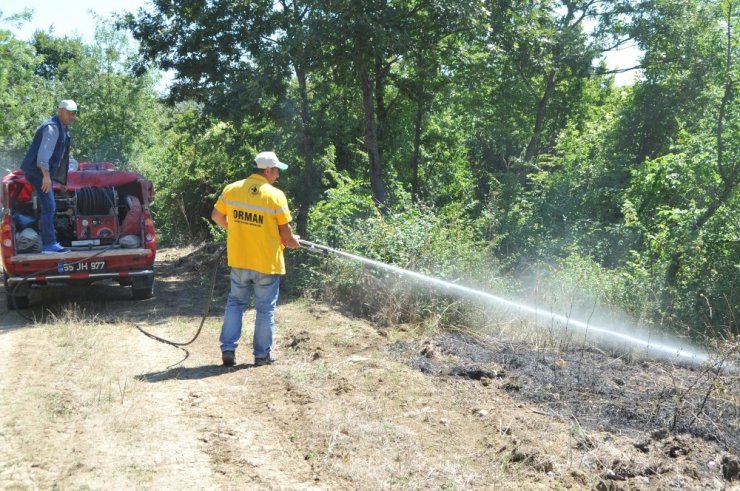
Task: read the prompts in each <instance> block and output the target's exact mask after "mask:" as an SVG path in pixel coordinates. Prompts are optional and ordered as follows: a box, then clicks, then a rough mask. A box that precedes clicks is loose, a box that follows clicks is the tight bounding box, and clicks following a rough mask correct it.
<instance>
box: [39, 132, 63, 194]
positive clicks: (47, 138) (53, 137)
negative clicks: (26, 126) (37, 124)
mask: <svg viewBox="0 0 740 491" xmlns="http://www.w3.org/2000/svg"><path fill="white" fill-rule="evenodd" d="M58 138H59V131H58V130H57V127H56V126H55V125H53V124H50V125H48V126H47V127H46V130H45V131H44V136H43V137H42V138H41V145H39V152H38V154H36V166H37V167H38V168H39V170H40V171H41V174H42V175H43V179H42V180H41V191H43V192H45V193H48V192H49V190H50V189H51V176H50V175H49V159H51V154H52V153H53V152H54V147H55V146H56V144H57V139H58Z"/></svg>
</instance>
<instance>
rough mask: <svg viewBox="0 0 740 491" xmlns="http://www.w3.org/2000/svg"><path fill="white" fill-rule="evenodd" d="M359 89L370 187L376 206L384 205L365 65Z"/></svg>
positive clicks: (371, 95)
mask: <svg viewBox="0 0 740 491" xmlns="http://www.w3.org/2000/svg"><path fill="white" fill-rule="evenodd" d="M360 86H361V87H360V88H361V90H362V110H363V113H364V118H365V149H366V150H367V158H368V162H369V164H370V187H371V188H372V192H373V199H374V200H375V203H377V204H378V205H383V204H385V200H386V191H385V184H384V183H383V172H382V163H381V160H380V152H379V150H378V135H377V130H376V128H375V101H374V100H373V85H372V80H371V79H370V70H369V67H368V66H367V65H366V64H364V63H363V64H361V66H360Z"/></svg>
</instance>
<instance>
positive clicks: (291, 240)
mask: <svg viewBox="0 0 740 491" xmlns="http://www.w3.org/2000/svg"><path fill="white" fill-rule="evenodd" d="M278 230H279V231H280V240H282V241H283V244H285V247H287V248H289V249H298V248H299V247H301V244H300V243H299V242H298V239H300V238H301V237H300V236H299V235H293V228H292V227H291V226H290V224H289V223H286V224H285V225H278Z"/></svg>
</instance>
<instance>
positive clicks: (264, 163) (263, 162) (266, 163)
mask: <svg viewBox="0 0 740 491" xmlns="http://www.w3.org/2000/svg"><path fill="white" fill-rule="evenodd" d="M254 163H255V164H256V165H257V168H258V169H269V168H270V167H277V168H278V169H280V170H285V169H287V168H288V164H284V163H282V162H280V161H279V160H278V158H277V155H275V152H260V153H258V154H257V156H256V157H255V158H254Z"/></svg>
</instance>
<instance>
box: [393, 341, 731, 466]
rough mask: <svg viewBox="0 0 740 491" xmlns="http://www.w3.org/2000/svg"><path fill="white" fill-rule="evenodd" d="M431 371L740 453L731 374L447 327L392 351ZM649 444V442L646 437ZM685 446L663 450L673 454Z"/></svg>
mask: <svg viewBox="0 0 740 491" xmlns="http://www.w3.org/2000/svg"><path fill="white" fill-rule="evenodd" d="M391 350H392V351H394V352H396V353H398V354H399V355H400V356H403V357H404V358H406V359H407V363H408V365H409V366H411V367H413V368H415V369H417V370H419V371H421V372H422V373H425V374H428V375H432V376H444V377H462V378H466V379H472V380H481V381H482V382H483V383H485V384H486V385H489V384H495V385H496V386H497V387H499V388H501V389H503V390H506V391H507V392H508V393H509V394H510V395H511V396H512V397H513V398H518V399H522V400H527V401H529V402H532V403H535V404H537V405H539V406H540V407H542V410H543V412H545V413H547V414H553V415H557V416H559V417H562V418H566V419H569V420H573V421H575V422H577V424H578V425H579V426H580V427H582V428H583V429H584V430H587V431H597V430H598V431H607V432H610V433H614V434H627V435H630V436H633V437H634V438H636V439H637V438H639V437H640V436H641V435H645V434H647V435H651V436H650V438H649V440H650V441H657V440H660V438H659V437H660V435H663V433H662V432H665V436H668V435H669V434H672V435H681V434H689V435H693V436H696V437H700V438H702V439H704V440H705V441H707V442H716V444H717V445H718V446H719V447H720V448H721V449H722V450H723V451H729V452H732V453H733V454H735V455H737V454H738V453H740V427H739V425H738V421H739V420H740V407H739V406H738V401H737V394H738V393H740V383H739V381H738V375H737V374H736V373H725V372H723V371H721V370H713V369H710V367H704V366H681V365H677V364H672V363H669V362H665V361H653V360H639V359H636V358H635V359H633V358H632V357H630V356H628V355H622V356H615V355H613V354H610V353H607V352H604V351H601V350H599V349H596V348H593V347H591V348H589V347H583V348H580V349H573V348H571V349H560V350H545V349H534V348H532V346H530V345H527V344H524V343H503V342H501V341H499V340H497V339H494V338H484V337H479V336H472V335H470V334H466V333H462V332H448V333H444V334H442V335H440V336H438V337H436V338H433V339H428V340H424V341H420V342H405V343H397V344H396V345H394V346H393V347H392V348H391ZM643 443H644V445H648V444H649V442H647V443H646V442H643ZM683 451H688V449H678V450H675V451H671V450H670V448H669V449H668V450H666V452H668V453H669V454H670V453H671V452H673V454H674V455H676V456H678V455H679V454H681V452H683Z"/></svg>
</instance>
